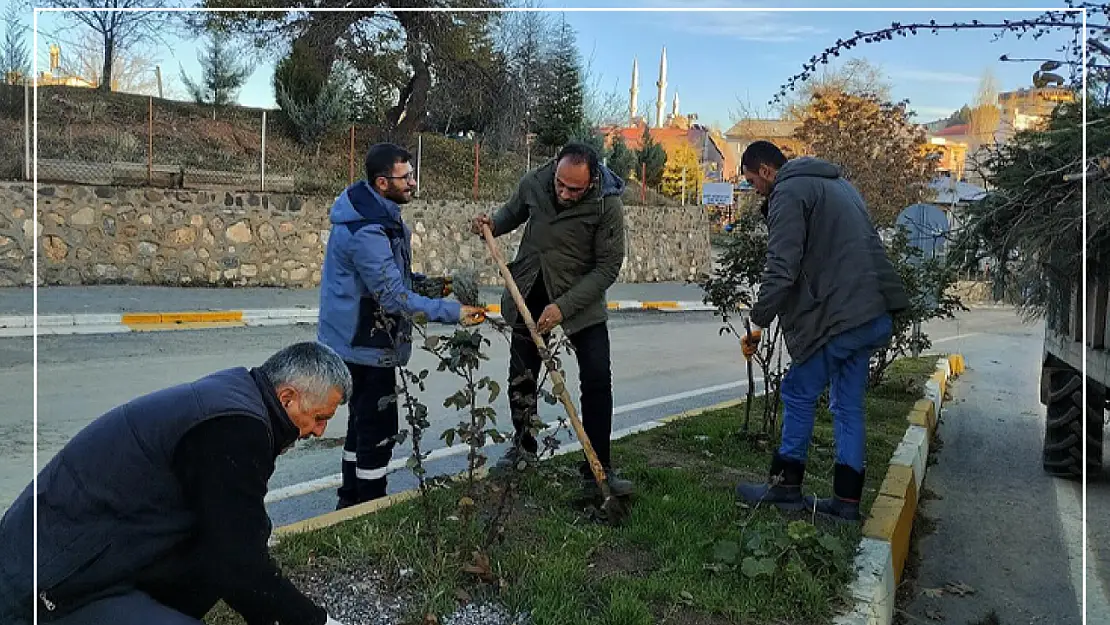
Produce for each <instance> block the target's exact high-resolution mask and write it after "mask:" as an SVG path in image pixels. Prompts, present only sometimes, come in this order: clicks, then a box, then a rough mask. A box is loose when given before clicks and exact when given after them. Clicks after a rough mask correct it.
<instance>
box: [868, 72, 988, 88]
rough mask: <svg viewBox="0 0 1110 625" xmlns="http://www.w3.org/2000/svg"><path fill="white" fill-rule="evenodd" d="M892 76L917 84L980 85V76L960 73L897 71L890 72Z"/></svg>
mask: <svg viewBox="0 0 1110 625" xmlns="http://www.w3.org/2000/svg"><path fill="white" fill-rule="evenodd" d="M890 76H891V77H892V78H895V79H900V80H912V81H917V82H934V83H937V82H940V83H951V84H960V85H974V84H978V83H979V76H975V75H972V74H961V73H960V72H936V71H932V70H927V69H897V70H892V71H891V72H890Z"/></svg>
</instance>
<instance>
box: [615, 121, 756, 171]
mask: <svg viewBox="0 0 1110 625" xmlns="http://www.w3.org/2000/svg"><path fill="white" fill-rule="evenodd" d="M691 118H693V119H694V120H696V117H694V116H689V117H686V116H673V115H672V117H670V118H668V122H667V125H666V126H664V127H662V128H650V127H648V133H649V134H650V135H651V138H652V140H653V141H655V142H656V143H658V144H659V145H661V146H662V147H663V151H664V152H666V153H667V157H668V158H671V157H672V156H673V155H674V154H675V153H676V152H677V151H678V149H679V148H680V147H681V146H687V147H690V148H692V149H693V150H694V153H695V154H697V156H698V162H699V163H701V166H702V171H703V172H704V173H705V179H706V180H707V181H709V182H713V181H719V180H729V178H728V177H727V175H728V172H729V166H730V164H731V166H732V167H733V169H735V163H732V162H731V161H730V160H729V159H727V158H726V156H725V153H724V152H722V150H721V141H720V140H719V138H715V137H714V134H713V131H712V130H710V129H709V128H706V127H705V126H703V125H701V124H697V123H693V122H692V121H691ZM637 122H638V123H637V124H636V125H635V126H626V127H615V126H608V127H603V128H600V129H599V130H598V131H599V132H600V133H601V135H602V136H603V137H604V138H605V147H606V148H609V147H611V146H612V145H613V140H614V139H616V137H618V136H619V137H621V139H623V140H624V144H625V145H626V146H628V149H630V150H639V149H640V148H641V147H642V146H643V137H644V128H645V127H647V123H646V121H644V120H643V119H639V120H637Z"/></svg>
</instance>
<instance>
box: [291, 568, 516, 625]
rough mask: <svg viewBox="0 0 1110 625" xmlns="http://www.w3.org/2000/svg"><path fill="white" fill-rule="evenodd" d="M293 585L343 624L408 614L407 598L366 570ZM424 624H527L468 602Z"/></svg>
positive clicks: (390, 624)
mask: <svg viewBox="0 0 1110 625" xmlns="http://www.w3.org/2000/svg"><path fill="white" fill-rule="evenodd" d="M290 577H291V579H292V581H293V583H294V584H295V585H296V586H297V587H298V588H300V589H301V590H302V591H303V592H304V593H305V594H306V595H308V596H309V597H312V598H313V599H314V600H315V601H316V602H317V603H319V604H320V605H322V606H323V607H324V608H325V609H326V610H327V611H328V614H329V615H330V616H331V617H332V618H334V619H336V620H338V621H340V622H341V623H343V625H399V624H400V623H402V622H403V621H404V618H405V616H406V614H407V613H408V612H409V602H408V599H409V598H408V597H406V596H405V595H404V593H401V594H396V593H394V592H391V591H390V590H389V588H388V584H387V582H386V581H385V577H384V576H383V575H382V574H381V573H380V572H378V571H376V570H374V569H370V568H366V569H360V570H345V571H314V572H311V573H300V572H298V573H295V574H292V575H291V576H290ZM426 623H428V625H432V623H434V624H435V625H531V623H532V621H531V619H530V618H529V617H528V615H527V614H524V613H521V614H517V615H516V616H513V615H511V614H510V613H509V611H508V610H506V609H505V608H504V607H503V606H501V605H497V604H492V603H469V604H467V605H465V606H463V607H461V608H459V609H458V610H457V611H455V612H454V613H453V614H450V615H447V616H445V617H444V618H442V619H441V620H439V621H426Z"/></svg>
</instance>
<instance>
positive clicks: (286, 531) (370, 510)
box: [274, 467, 489, 536]
mask: <svg viewBox="0 0 1110 625" xmlns="http://www.w3.org/2000/svg"><path fill="white" fill-rule="evenodd" d="M488 474H489V469H488V467H479V468H477V469H475V470H474V479H475V480H483V479H485V478H486V476H487V475H488ZM466 476H467V471H462V472H460V473H456V474H455V475H452V476H451V477H450V478H449V479H450V480H451V481H453V482H458V481H462V480H465V479H466ZM419 495H420V489H419V488H412V489H409V490H406V491H401V492H399V493H396V494H393V495H389V496H386V497H382V498H381V499H375V500H373V501H367V502H366V503H360V504H356V505H353V506H350V507H348V508H343V509H342V510H335V511H333V512H328V513H326V514H321V515H319V516H314V517H309V518H307V519H305V520H303V521H297V522H296V523H290V524H289V525H283V526H281V527H279V528H276V529H275V530H274V536H288V535H290V534H297V533H300V532H311V531H313V530H318V529H323V528H325V527H331V526H333V525H338V524H340V523H343V522H345V521H350V520H352V519H357V518H359V517H363V516H366V515H368V514H374V513H375V512H381V511H382V510H385V509H386V508H389V507H391V506H394V505H396V504H399V503H404V502H406V501H409V500H410V499H415V498H416V497H418V496H419Z"/></svg>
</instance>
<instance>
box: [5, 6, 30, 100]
mask: <svg viewBox="0 0 1110 625" xmlns="http://www.w3.org/2000/svg"><path fill="white" fill-rule="evenodd" d="M4 21H5V22H7V25H8V26H7V28H6V29H5V30H4V47H3V48H0V80H3V81H4V82H6V83H8V84H13V85H14V84H17V83H18V82H19V81H20V80H21V79H23V78H26V77H27V76H28V75H30V73H31V57H30V54H28V50H27V42H26V41H25V40H24V39H23V32H22V31H23V28H24V26H23V24H22V23H21V22H20V19H19V6H18V4H17V3H15V2H12V3H10V4H9V5H8V11H7V13H5V15H4Z"/></svg>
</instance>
